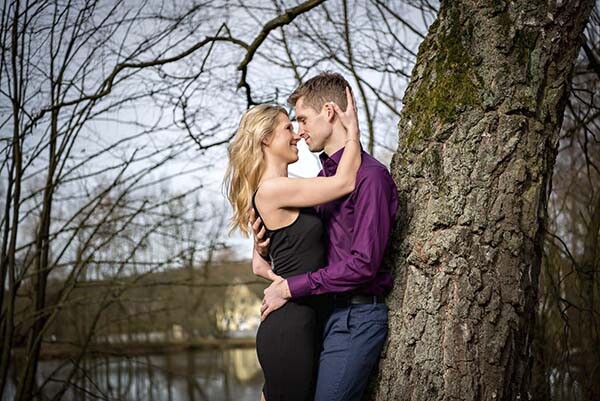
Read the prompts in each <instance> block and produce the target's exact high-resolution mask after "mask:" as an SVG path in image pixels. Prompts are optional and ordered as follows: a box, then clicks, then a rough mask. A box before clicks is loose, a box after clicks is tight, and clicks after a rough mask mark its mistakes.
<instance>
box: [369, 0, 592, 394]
mask: <svg viewBox="0 0 600 401" xmlns="http://www.w3.org/2000/svg"><path fill="white" fill-rule="evenodd" d="M592 6H593V1H591V0H587V1H584V0H582V1H540V0H519V1H510V2H508V1H484V2H482V1H475V0H460V1H457V0H454V1H442V2H441V6H440V11H439V16H438V19H437V20H436V21H435V23H434V24H433V25H432V26H431V28H430V31H429V34H428V36H427V38H426V39H425V40H424V42H423V43H422V44H421V46H420V48H419V54H418V57H417V63H416V65H415V67H414V70H413V74H412V78H411V82H410V85H409V87H408V89H407V91H406V94H405V98H404V104H405V107H404V109H403V111H402V116H401V119H400V124H399V145H398V150H397V152H396V153H395V155H394V159H393V161H392V174H393V176H394V179H395V181H396V183H397V184H398V189H399V194H400V199H401V202H400V205H401V206H400V209H399V221H398V226H397V230H396V232H395V234H394V237H393V240H392V246H391V250H390V252H389V254H390V259H391V260H390V263H392V264H393V265H394V266H395V275H396V285H395V289H394V291H393V293H392V295H391V296H390V297H389V299H388V304H389V305H390V336H389V341H388V344H387V347H386V349H385V350H384V354H383V358H382V361H381V364H380V372H379V377H378V380H377V381H376V384H375V388H374V392H373V398H374V399H376V400H428V401H432V400H453V399H456V400H519V399H520V400H526V399H528V395H527V389H528V384H529V373H530V366H531V358H530V344H531V339H532V332H533V331H532V330H533V317H534V309H535V303H536V295H537V278H538V273H539V269H540V258H541V246H542V237H543V232H544V224H545V220H546V203H547V195H548V193H549V182H550V178H551V174H552V168H553V165H554V160H555V156H556V146H557V141H558V133H559V129H560V125H561V122H562V116H563V111H564V107H565V102H566V99H567V97H568V88H569V84H570V79H571V71H572V65H573V62H574V60H575V58H576V55H577V53H578V50H579V48H580V46H581V43H582V32H583V29H584V26H585V24H586V21H587V19H588V16H589V14H590V11H591V9H592Z"/></svg>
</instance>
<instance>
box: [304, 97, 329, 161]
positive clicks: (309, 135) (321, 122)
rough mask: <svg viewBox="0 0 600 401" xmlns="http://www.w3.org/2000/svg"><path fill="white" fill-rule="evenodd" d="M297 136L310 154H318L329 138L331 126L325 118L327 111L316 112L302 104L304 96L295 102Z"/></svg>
mask: <svg viewBox="0 0 600 401" xmlns="http://www.w3.org/2000/svg"><path fill="white" fill-rule="evenodd" d="M296 121H298V134H299V135H300V136H301V137H302V138H304V141H305V142H306V145H307V146H308V149H310V151H311V152H320V151H322V150H323V148H324V147H325V144H326V143H327V140H328V139H329V137H330V136H331V132H332V125H331V123H330V122H329V119H328V118H327V109H326V108H325V107H323V108H322V109H321V111H320V112H317V111H316V110H315V109H313V108H312V107H310V106H308V105H306V104H305V103H304V96H302V97H301V98H300V99H298V101H297V102H296Z"/></svg>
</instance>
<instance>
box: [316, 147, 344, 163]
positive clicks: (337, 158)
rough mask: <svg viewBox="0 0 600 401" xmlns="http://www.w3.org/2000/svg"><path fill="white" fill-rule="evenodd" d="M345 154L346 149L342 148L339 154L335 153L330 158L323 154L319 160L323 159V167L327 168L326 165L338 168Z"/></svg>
mask: <svg viewBox="0 0 600 401" xmlns="http://www.w3.org/2000/svg"><path fill="white" fill-rule="evenodd" d="M343 154H344V148H341V149H340V150H338V151H337V152H335V153H334V154H332V155H331V156H329V155H328V154H327V153H325V152H322V153H321V154H320V155H319V158H320V159H321V164H322V165H323V166H325V163H327V164H331V165H334V166H337V165H338V164H339V162H340V159H341V158H342V155H343Z"/></svg>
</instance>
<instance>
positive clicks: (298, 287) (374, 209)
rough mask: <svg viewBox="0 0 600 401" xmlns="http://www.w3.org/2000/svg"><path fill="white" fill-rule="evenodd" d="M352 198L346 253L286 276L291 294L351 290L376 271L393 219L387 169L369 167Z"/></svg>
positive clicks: (393, 194) (391, 187)
mask: <svg viewBox="0 0 600 401" xmlns="http://www.w3.org/2000/svg"><path fill="white" fill-rule="evenodd" d="M356 198H357V199H356V203H355V209H354V214H355V216H356V218H355V222H354V226H353V228H352V231H353V232H352V234H353V237H352V245H351V249H350V255H348V256H347V257H346V258H344V259H343V260H341V261H339V262H337V263H332V264H329V265H327V266H325V267H324V268H322V269H319V270H317V271H315V272H310V273H305V274H301V275H298V276H294V277H290V278H288V279H287V284H288V287H289V293H290V295H291V297H292V298H297V297H302V296H305V295H311V294H323V293H328V292H346V291H351V290H354V289H356V288H359V287H361V286H363V285H365V284H367V283H369V282H371V281H372V280H373V278H374V277H375V275H376V274H377V272H378V271H379V267H380V265H381V261H382V259H383V254H384V252H385V248H386V246H387V243H388V241H389V237H390V234H391V230H392V226H393V223H394V221H393V220H394V216H395V208H396V207H397V202H396V187H395V185H394V183H393V181H392V179H391V177H389V175H388V174H387V172H385V173H384V172H382V171H381V170H375V169H373V170H372V171H370V172H369V174H367V175H366V176H365V177H364V178H363V179H362V180H361V181H360V183H359V186H358V187H357V192H356ZM392 209H394V210H392Z"/></svg>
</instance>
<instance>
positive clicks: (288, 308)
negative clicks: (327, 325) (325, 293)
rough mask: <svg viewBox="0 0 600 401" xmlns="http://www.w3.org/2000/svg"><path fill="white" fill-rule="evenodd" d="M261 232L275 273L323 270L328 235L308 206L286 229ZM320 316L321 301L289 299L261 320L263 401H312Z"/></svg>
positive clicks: (259, 342) (259, 344)
mask: <svg viewBox="0 0 600 401" xmlns="http://www.w3.org/2000/svg"><path fill="white" fill-rule="evenodd" d="M255 195H256V192H255V193H254V196H253V197H252V204H253V206H254V209H255V210H256V213H257V214H258V215H260V213H259V212H258V209H257V208H256V204H255V203H254V197H255ZM265 230H266V232H267V234H268V236H269V238H271V243H270V245H269V255H270V257H271V260H272V262H273V265H272V269H273V272H274V273H275V274H277V275H279V276H282V277H283V278H287V277H290V276H294V275H297V274H301V273H306V272H311V271H315V270H317V269H319V268H321V267H323V266H325V264H326V261H327V237H326V235H327V234H326V231H325V229H324V227H323V223H322V222H321V219H320V218H319V216H318V215H317V213H316V211H315V210H314V209H313V208H303V209H301V210H300V213H299V215H298V217H297V218H296V220H295V221H294V222H293V223H292V224H290V225H288V226H285V227H282V228H280V229H277V230H268V229H267V228H266V226H265ZM325 313H326V309H325V304H324V297H322V296H308V297H303V298H300V299H292V300H289V301H288V302H287V303H286V304H285V305H284V306H283V307H281V308H280V309H278V310H276V311H273V312H271V314H270V315H269V316H268V317H267V318H266V319H265V320H264V321H263V322H261V324H260V326H259V328H258V333H257V335H256V350H257V353H258V360H259V362H260V365H261V367H262V369H263V372H264V375H265V385H264V388H263V392H264V394H265V398H266V399H267V401H296V400H297V401H312V399H313V397H314V388H315V381H316V377H317V376H316V375H317V367H318V361H319V353H320V351H321V344H322V333H323V321H324V317H325V316H324V314H325Z"/></svg>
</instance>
